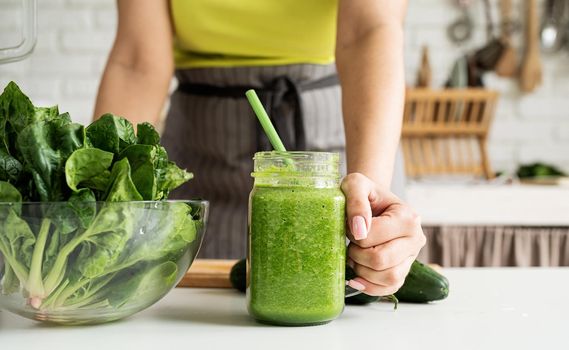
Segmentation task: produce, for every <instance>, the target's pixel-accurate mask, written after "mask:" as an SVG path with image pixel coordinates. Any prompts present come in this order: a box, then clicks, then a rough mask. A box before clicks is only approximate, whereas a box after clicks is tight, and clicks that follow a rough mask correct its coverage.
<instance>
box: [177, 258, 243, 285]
mask: <svg viewBox="0 0 569 350" xmlns="http://www.w3.org/2000/svg"><path fill="white" fill-rule="evenodd" d="M236 262H237V260H217V259H196V260H195V261H194V263H193V264H192V266H191V267H190V269H189V270H188V272H187V273H186V275H185V276H184V278H182V280H181V281H180V283H179V284H178V287H192V288H231V282H229V273H230V272H231V268H232V267H233V265H235V263H236Z"/></svg>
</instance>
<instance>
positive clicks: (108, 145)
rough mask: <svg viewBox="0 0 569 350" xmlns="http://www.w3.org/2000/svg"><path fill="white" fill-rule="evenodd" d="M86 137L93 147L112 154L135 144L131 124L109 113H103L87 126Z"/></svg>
mask: <svg viewBox="0 0 569 350" xmlns="http://www.w3.org/2000/svg"><path fill="white" fill-rule="evenodd" d="M87 137H88V138H89V141H90V143H91V144H92V145H93V147H95V148H99V149H102V150H104V151H107V152H112V153H114V154H118V153H120V152H121V151H122V150H123V149H125V148H126V147H128V146H130V145H134V144H136V136H135V134H134V128H133V126H132V124H131V123H130V122H129V121H128V120H126V119H124V118H121V117H117V116H115V115H113V114H110V113H107V114H105V115H103V116H102V117H101V118H99V119H98V120H96V121H94V122H93V123H92V124H91V125H89V126H88V127H87Z"/></svg>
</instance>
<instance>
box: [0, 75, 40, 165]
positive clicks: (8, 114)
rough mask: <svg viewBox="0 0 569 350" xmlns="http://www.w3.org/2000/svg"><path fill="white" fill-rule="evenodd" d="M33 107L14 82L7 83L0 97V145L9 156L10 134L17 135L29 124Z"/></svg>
mask: <svg viewBox="0 0 569 350" xmlns="http://www.w3.org/2000/svg"><path fill="white" fill-rule="evenodd" d="M33 114H34V106H33V105H32V102H31V101H30V99H29V98H28V97H27V96H26V95H24V94H23V93H22V91H21V90H20V88H19V87H18V85H16V84H15V83H14V82H10V83H8V85H7V86H6V88H5V89H4V92H3V93H2V95H0V141H1V142H0V145H1V146H2V148H3V150H4V151H5V152H6V153H8V154H11V152H10V150H11V144H12V140H10V138H11V134H12V133H18V132H20V131H21V130H22V129H24V128H25V127H26V126H28V125H29V124H30V123H31V119H32V117H33Z"/></svg>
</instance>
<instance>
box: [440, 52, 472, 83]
mask: <svg viewBox="0 0 569 350" xmlns="http://www.w3.org/2000/svg"><path fill="white" fill-rule="evenodd" d="M445 86H446V87H447V88H451V89H463V88H466V87H468V57H467V56H461V57H460V58H458V59H457V60H456V61H455V62H454V64H453V66H452V70H451V72H450V77H449V78H448V80H447V82H446V84H445Z"/></svg>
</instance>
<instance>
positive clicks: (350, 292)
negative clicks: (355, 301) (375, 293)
mask: <svg viewBox="0 0 569 350" xmlns="http://www.w3.org/2000/svg"><path fill="white" fill-rule="evenodd" d="M344 293H345V296H344V297H345V298H349V297H353V296H355V295H358V294H362V293H363V292H362V291H360V290H357V289H355V288H352V287H350V286H349V285H348V281H346V291H345V292H344Z"/></svg>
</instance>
